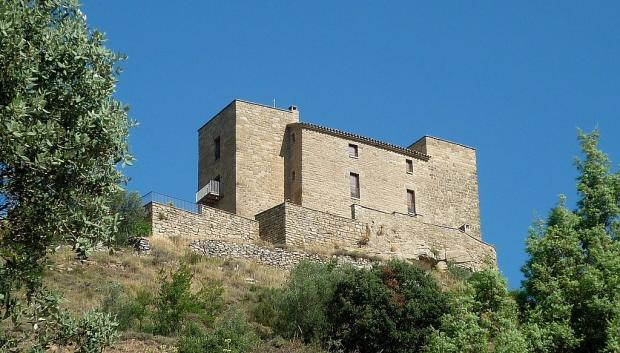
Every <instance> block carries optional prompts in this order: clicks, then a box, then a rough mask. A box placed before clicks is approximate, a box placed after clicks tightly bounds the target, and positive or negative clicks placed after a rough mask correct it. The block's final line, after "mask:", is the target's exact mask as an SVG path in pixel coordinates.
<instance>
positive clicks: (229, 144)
mask: <svg viewBox="0 0 620 353" xmlns="http://www.w3.org/2000/svg"><path fill="white" fill-rule="evenodd" d="M235 106H236V104H235V102H234V101H233V102H232V103H231V104H229V105H228V106H226V107H225V108H224V109H223V110H222V111H221V112H219V113H218V114H217V115H216V116H214V117H213V118H212V119H211V120H209V121H208V122H207V123H206V124H205V125H203V126H202V127H201V128H200V129H199V130H198V189H196V191H198V190H200V189H201V188H202V187H203V186H205V185H206V184H207V183H208V182H209V181H210V180H215V179H216V178H217V177H218V176H219V177H220V182H221V184H220V187H221V189H220V191H221V193H222V195H223V197H222V198H221V199H220V200H218V201H217V203H216V204H215V205H213V206H214V207H215V208H219V209H222V210H225V211H229V212H233V213H234V212H236V211H237V203H236V191H237V187H236V185H237V174H236V170H235V166H236V161H235V160H236V152H235V151H236V150H237V141H236V133H235V130H236V127H235V124H236V120H235V119H236V118H235V114H236V113H235ZM218 137H219V139H220V159H218V160H216V159H215V139H216V138H218Z"/></svg>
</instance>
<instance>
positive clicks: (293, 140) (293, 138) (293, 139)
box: [291, 132, 295, 143]
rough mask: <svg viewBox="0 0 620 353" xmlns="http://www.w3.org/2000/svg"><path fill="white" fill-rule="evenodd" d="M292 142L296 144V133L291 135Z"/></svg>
mask: <svg viewBox="0 0 620 353" xmlns="http://www.w3.org/2000/svg"><path fill="white" fill-rule="evenodd" d="M291 142H292V143H295V133H294V132H293V133H292V134H291Z"/></svg>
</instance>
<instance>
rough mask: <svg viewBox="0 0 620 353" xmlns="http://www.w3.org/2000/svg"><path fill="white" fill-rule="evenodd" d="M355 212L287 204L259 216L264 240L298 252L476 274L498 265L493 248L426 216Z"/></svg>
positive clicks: (362, 209)
mask: <svg viewBox="0 0 620 353" xmlns="http://www.w3.org/2000/svg"><path fill="white" fill-rule="evenodd" d="M352 207H353V210H352V213H353V215H354V217H355V218H354V219H351V218H346V217H341V216H337V215H334V214H330V213H328V212H323V211H318V210H313V209H309V208H306V207H302V206H299V205H296V204H294V203H290V202H285V203H283V204H281V205H278V206H276V207H273V208H271V209H269V210H267V211H265V212H262V213H260V214H259V215H257V219H258V220H259V223H260V227H259V229H260V231H259V235H260V237H261V239H263V240H266V241H269V242H272V243H276V244H285V245H287V246H290V247H293V248H301V249H303V248H305V249H323V250H327V251H333V250H335V249H346V250H352V251H362V252H364V253H367V254H368V255H373V256H378V257H380V258H394V257H396V258H403V259H414V260H431V261H433V262H437V263H441V262H444V263H447V262H451V263H456V264H459V265H461V266H463V267H468V268H471V269H472V270H479V269H482V268H484V267H486V266H489V265H493V264H495V262H496V254H495V249H494V248H493V246H491V245H489V244H486V243H484V242H483V241H481V240H480V239H478V238H477V237H475V236H473V235H471V234H467V233H465V232H464V231H461V230H459V229H456V228H449V227H445V226H441V225H434V224H430V223H426V222H425V221H424V220H423V219H421V218H422V216H417V217H416V216H411V215H408V214H399V213H395V212H394V213H387V212H383V211H380V210H373V209H370V208H366V207H363V206H359V205H353V206H352ZM264 222H265V223H264Z"/></svg>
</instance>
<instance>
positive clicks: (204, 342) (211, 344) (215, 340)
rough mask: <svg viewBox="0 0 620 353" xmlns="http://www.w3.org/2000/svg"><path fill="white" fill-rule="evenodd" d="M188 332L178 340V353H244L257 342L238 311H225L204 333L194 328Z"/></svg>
mask: <svg viewBox="0 0 620 353" xmlns="http://www.w3.org/2000/svg"><path fill="white" fill-rule="evenodd" d="M188 331H189V332H187V333H186V334H185V335H183V336H182V337H181V338H180V339H179V343H178V350H179V353H202V352H226V353H244V352H247V351H249V350H250V348H252V347H253V346H254V345H255V344H257V343H258V341H259V339H258V336H257V335H256V333H255V332H254V330H253V329H252V327H251V326H250V325H249V324H248V322H247V319H246V316H245V315H244V314H243V312H242V311H240V310H238V309H229V310H227V311H225V312H224V313H223V314H222V315H221V316H220V317H218V318H217V320H216V321H215V324H214V327H213V329H211V330H209V331H207V332H206V333H204V332H202V331H200V330H199V329H196V328H195V327H194V328H191V329H190V330H188Z"/></svg>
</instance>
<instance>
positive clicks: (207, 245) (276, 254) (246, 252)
mask: <svg viewBox="0 0 620 353" xmlns="http://www.w3.org/2000/svg"><path fill="white" fill-rule="evenodd" d="M190 248H191V250H192V251H193V252H195V253H197V254H201V255H204V256H213V257H220V258H225V259H239V258H243V259H248V260H251V261H254V262H258V263H261V264H264V265H267V266H272V267H276V268H280V269H283V270H289V269H291V268H293V267H294V266H295V265H297V264H298V263H300V262H301V261H304V260H306V261H314V262H322V263H325V262H328V261H330V259H332V258H333V259H335V260H336V262H337V263H339V264H350V265H353V266H355V267H359V268H368V267H370V266H372V263H373V262H372V261H371V260H369V259H365V258H355V257H351V256H347V255H334V256H333V257H331V258H330V257H327V256H323V255H320V254H316V253H307V252H302V251H291V250H286V249H280V248H273V249H269V248H265V247H261V246H258V245H255V244H236V243H231V242H226V241H221V240H194V241H192V242H191V243H190Z"/></svg>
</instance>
